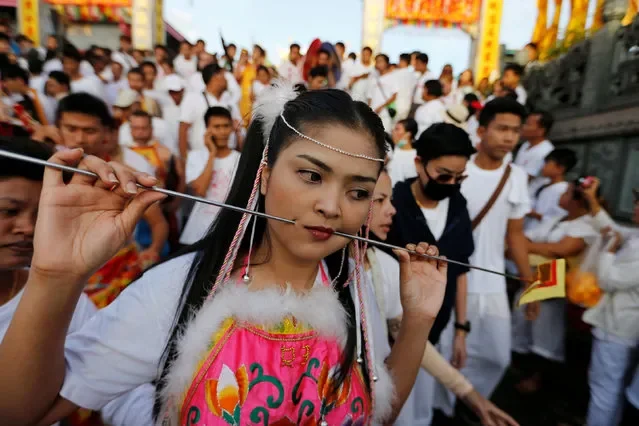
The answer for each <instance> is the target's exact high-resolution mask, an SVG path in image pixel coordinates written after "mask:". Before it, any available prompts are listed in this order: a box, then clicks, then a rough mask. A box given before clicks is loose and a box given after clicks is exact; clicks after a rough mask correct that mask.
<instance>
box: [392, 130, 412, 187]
mask: <svg viewBox="0 0 639 426" xmlns="http://www.w3.org/2000/svg"><path fill="white" fill-rule="evenodd" d="M416 134H417V122H416V121H415V120H413V119H412V118H406V119H404V120H400V121H398V122H397V124H395V127H393V132H392V134H391V137H392V139H393V144H394V145H395V147H394V148H393V152H392V153H391V154H390V155H389V157H390V161H389V162H388V164H387V165H386V169H387V170H388V175H389V176H390V178H391V182H392V183H393V185H395V184H396V183H397V182H403V181H405V180H406V179H411V178H414V177H416V176H417V174H416V173H415V167H414V166H413V164H415V157H416V156H417V152H416V151H415V149H414V148H413V140H414V139H415V135H416Z"/></svg>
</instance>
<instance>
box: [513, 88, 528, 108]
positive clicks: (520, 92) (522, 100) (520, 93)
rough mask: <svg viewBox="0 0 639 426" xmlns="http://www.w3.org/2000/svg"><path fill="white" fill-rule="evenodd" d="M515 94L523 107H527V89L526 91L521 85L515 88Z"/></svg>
mask: <svg viewBox="0 0 639 426" xmlns="http://www.w3.org/2000/svg"><path fill="white" fill-rule="evenodd" d="M515 93H516V94H517V102H519V103H520V104H522V105H526V100H528V94H527V93H526V89H524V87H523V86H521V85H519V86H517V87H516V88H515Z"/></svg>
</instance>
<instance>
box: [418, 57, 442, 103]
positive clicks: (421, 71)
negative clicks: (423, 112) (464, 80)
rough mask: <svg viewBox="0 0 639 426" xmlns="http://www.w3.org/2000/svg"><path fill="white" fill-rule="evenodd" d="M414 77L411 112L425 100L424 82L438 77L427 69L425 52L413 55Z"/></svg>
mask: <svg viewBox="0 0 639 426" xmlns="http://www.w3.org/2000/svg"><path fill="white" fill-rule="evenodd" d="M415 77H416V79H417V82H416V85H415V91H414V93H413V104H414V106H413V108H412V112H413V114H414V113H415V111H416V110H417V107H418V106H419V105H422V104H423V103H424V102H425V100H424V95H423V91H424V85H425V84H426V82H427V81H429V80H437V79H438V77H437V76H436V75H435V74H434V73H433V72H432V71H431V70H430V69H428V55H427V54H425V53H418V54H417V55H416V56H415ZM440 96H441V95H440Z"/></svg>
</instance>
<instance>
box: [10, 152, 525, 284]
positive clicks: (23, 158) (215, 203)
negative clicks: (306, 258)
mask: <svg viewBox="0 0 639 426" xmlns="http://www.w3.org/2000/svg"><path fill="white" fill-rule="evenodd" d="M0 157H6V158H11V159H13V160H18V161H24V162H27V163H32V164H38V165H41V166H44V167H49V168H52V169H57V170H60V171H63V172H69V173H78V174H81V175H84V176H90V177H93V178H96V179H99V177H98V175H97V174H95V173H93V172H90V171H88V170H82V169H78V168H76V167H71V166H65V165H64V164H56V163H52V162H50V161H46V160H41V159H39V158H33V157H29V156H27V155H22V154H17V153H15V152H11V151H6V150H4V149H0ZM137 186H138V187H139V188H140V189H144V190H147V191H155V192H159V193H161V194H165V195H168V196H171V197H177V198H182V199H185V200H191V201H196V202H199V203H204V204H209V205H212V206H216V207H220V208H224V209H229V210H233V211H236V212H240V213H248V214H251V215H254V216H258V217H263V218H265V219H272V220H277V221H279V222H284V223H288V224H292V225H294V224H295V221H294V220H291V219H285V218H283V217H279V216H274V215H270V214H267V213H262V212H258V211H253V210H248V209H245V208H242V207H238V206H233V205H231V204H226V203H222V202H220V201H214V200H207V199H206V198H202V197H196V196H194V195H189V194H184V193H181V192H176V191H171V190H170V189H164V188H160V187H157V186H153V187H147V186H144V185H140V184H139V183H138V184H137ZM333 234H334V235H337V236H340V237H344V238H348V239H351V240H358V241H362V242H365V243H368V244H370V245H375V246H380V247H385V248H388V249H391V250H402V251H405V252H408V253H411V254H413V255H416V256H421V257H425V258H428V259H433V260H439V261H442V262H447V263H452V264H455V265H460V266H465V267H468V268H471V269H476V270H478V271H483V272H486V273H489V274H494V275H500V276H502V277H506V278H512V279H515V280H518V281H526V280H524V279H522V278H521V277H517V276H515V275H510V274H505V273H503V272H499V271H494V270H492V269H487V268H482V267H480V266H475V265H471V264H468V263H464V262H459V261H457V260H453V259H446V258H442V257H439V256H431V255H428V254H422V253H417V252H415V251H412V250H408V249H407V248H405V247H399V246H394V245H392V244H388V243H384V242H382V241H375V240H370V239H368V238H364V237H360V236H359V235H351V234H346V233H343V232H338V231H335V232H333Z"/></svg>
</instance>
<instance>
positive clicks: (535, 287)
mask: <svg viewBox="0 0 639 426" xmlns="http://www.w3.org/2000/svg"><path fill="white" fill-rule="evenodd" d="M562 297H566V261H565V260H564V259H557V260H553V261H551V262H547V263H543V264H541V265H538V266H537V276H536V281H535V282H534V283H533V284H531V285H530V287H528V288H527V289H526V290H525V291H524V292H523V293H522V294H521V296H520V297H519V301H518V302H517V305H518V306H521V305H525V304H526V303H531V302H537V301H540V300H546V299H554V298H562Z"/></svg>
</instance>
